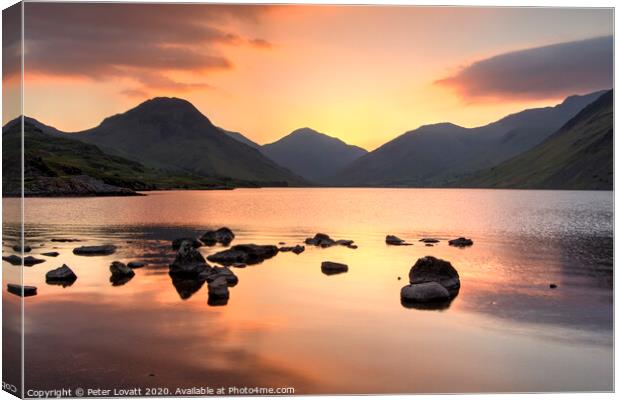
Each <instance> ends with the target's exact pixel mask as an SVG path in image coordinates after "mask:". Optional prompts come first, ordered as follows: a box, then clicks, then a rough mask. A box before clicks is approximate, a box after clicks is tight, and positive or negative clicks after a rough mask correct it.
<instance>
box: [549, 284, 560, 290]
mask: <svg viewBox="0 0 620 400" xmlns="http://www.w3.org/2000/svg"><path fill="white" fill-rule="evenodd" d="M557 287H558V285H556V284H555V283H552V284H550V285H549V288H550V289H555V288H557Z"/></svg>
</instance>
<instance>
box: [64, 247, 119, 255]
mask: <svg viewBox="0 0 620 400" xmlns="http://www.w3.org/2000/svg"><path fill="white" fill-rule="evenodd" d="M115 251H116V246H114V245H111V244H107V245H103V246H81V247H76V248H75V249H73V254H75V255H78V256H105V255H109V254H113V253H114V252H115Z"/></svg>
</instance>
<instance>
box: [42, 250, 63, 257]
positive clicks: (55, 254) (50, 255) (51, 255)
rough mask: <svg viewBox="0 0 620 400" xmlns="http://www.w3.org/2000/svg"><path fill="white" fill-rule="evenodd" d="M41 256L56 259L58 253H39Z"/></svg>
mask: <svg viewBox="0 0 620 400" xmlns="http://www.w3.org/2000/svg"><path fill="white" fill-rule="evenodd" d="M41 255H42V256H46V257H58V256H59V255H60V253H59V252H57V251H48V252H47V253H41Z"/></svg>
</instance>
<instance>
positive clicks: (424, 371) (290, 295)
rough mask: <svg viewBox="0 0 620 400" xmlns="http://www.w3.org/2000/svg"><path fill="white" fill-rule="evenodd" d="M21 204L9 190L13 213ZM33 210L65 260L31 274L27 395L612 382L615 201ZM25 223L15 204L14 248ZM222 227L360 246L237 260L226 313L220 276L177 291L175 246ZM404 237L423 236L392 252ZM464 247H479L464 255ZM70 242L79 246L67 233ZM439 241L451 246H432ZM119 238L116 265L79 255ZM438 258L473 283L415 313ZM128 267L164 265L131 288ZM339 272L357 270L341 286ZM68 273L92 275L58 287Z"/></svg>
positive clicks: (214, 201) (208, 196)
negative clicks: (407, 299)
mask: <svg viewBox="0 0 620 400" xmlns="http://www.w3.org/2000/svg"><path fill="white" fill-rule="evenodd" d="M18 201H19V199H4V200H3V203H4V207H5V210H10V209H12V208H14V207H15V206H16V204H17V203H16V202H18ZM25 207H26V212H25V220H26V224H27V232H26V235H27V244H29V245H30V246H32V247H33V251H32V252H31V254H32V255H34V256H37V254H40V253H42V252H45V251H58V252H59V253H60V255H59V256H58V257H56V258H53V257H43V256H41V258H45V259H46V260H47V261H46V262H45V263H42V264H39V265H36V266H33V267H26V268H25V271H24V283H25V284H27V285H34V286H37V287H38V295H36V296H33V297H28V298H25V299H24V303H25V320H24V326H25V339H24V340H25V347H26V348H25V386H26V388H27V389H28V388H31V389H58V388H63V387H68V388H75V387H77V386H81V387H83V388H102V389H122V388H124V389H127V388H133V387H141V388H154V387H157V388H167V390H169V391H170V393H171V394H175V390H176V389H177V388H183V389H189V388H193V387H194V386H196V387H207V386H208V387H211V388H218V387H225V388H229V387H233V386H234V387H238V388H241V387H265V388H289V387H291V388H294V389H295V393H296V394H318V393H320V394H336V393H351V394H357V393H431V392H432V393H436V392H440V393H452V392H524V391H527V392H532V391H534V392H538V391H611V390H613V193H612V192H576V191H575V192H573V191H525V190H518V191H517V190H514V191H513V190H460V189H459V190H457V189H238V190H232V191H166V192H148V193H147V195H146V196H140V197H101V198H29V199H26V200H25ZM7 215H8V217H7ZM17 222H18V220H16V219H15V218H13V219H11V218H10V213H8V214H7V213H5V226H4V234H5V242H4V251H5V253H6V254H8V253H11V252H12V250H11V249H10V246H11V245H12V243H11V234H14V232H15V226H16V225H15V224H16V223H17ZM221 226H227V227H229V228H231V229H232V230H233V231H234V232H235V234H236V238H235V240H234V241H233V243H232V244H240V243H256V244H275V245H277V244H278V243H279V242H285V243H286V244H287V245H294V244H297V243H300V244H303V241H304V239H305V238H307V237H312V236H314V234H315V233H317V232H323V233H327V234H329V235H330V236H331V237H332V238H335V239H352V240H354V241H355V243H356V244H357V245H358V246H359V248H358V249H350V248H346V247H343V246H336V247H331V248H317V247H312V246H306V250H305V252H303V253H301V254H299V255H296V254H293V253H280V254H278V255H277V256H275V257H274V258H272V259H269V260H266V261H265V262H263V263H261V264H257V265H253V266H248V267H247V268H233V271H234V272H235V274H236V275H237V276H238V278H239V283H238V284H237V285H236V286H235V287H232V288H231V289H230V291H231V292H230V299H229V301H228V303H227V304H226V305H220V306H211V305H209V304H208V300H207V298H208V296H207V285H206V284H204V285H202V286H201V285H200V284H196V283H193V282H191V281H189V282H179V281H177V282H174V283H173V281H172V279H171V277H170V276H169V275H168V264H170V263H171V262H172V260H173V259H174V256H175V251H173V250H172V248H171V245H170V243H171V240H173V239H175V238H178V237H183V236H195V237H198V236H200V235H201V234H202V233H203V232H204V231H206V230H207V229H215V228H219V227H221ZM387 234H394V235H397V236H399V237H401V238H403V239H405V240H407V241H410V242H411V243H413V244H414V245H413V246H388V245H386V244H385V236H386V235H387ZM459 236H465V237H470V238H472V239H473V240H474V245H473V246H471V247H468V248H455V247H451V246H449V245H448V243H447V239H453V238H456V237H459ZM59 237H64V238H77V239H80V240H81V242H80V243H58V242H51V241H50V239H51V238H59ZM424 237H434V238H439V239H441V241H440V242H439V243H438V244H437V245H435V246H433V247H427V246H425V245H424V244H423V243H420V242H418V240H419V239H421V238H424ZM107 243H111V244H115V245H116V246H117V247H118V250H117V252H116V253H115V254H113V255H109V256H97V257H83V256H76V255H74V254H73V253H72V250H73V248H75V247H77V246H79V245H90V244H92V245H95V244H107ZM199 250H200V251H201V252H202V253H203V255H205V257H206V256H207V255H208V254H211V253H214V252H217V251H221V250H222V246H221V245H217V246H214V247H206V246H204V247H201V248H200V249H199ZM426 255H432V256H435V257H438V258H442V259H445V260H448V261H450V262H451V263H452V265H453V266H454V267H455V268H456V269H457V270H458V272H459V275H460V279H461V290H460V293H459V294H458V296H457V297H456V298H455V299H454V300H453V301H452V303H451V304H450V306H449V307H448V308H446V309H442V310H432V309H431V310H428V309H416V308H410V307H405V306H403V305H402V304H401V301H400V289H401V287H403V286H404V285H405V284H407V283H408V273H409V269H410V268H411V266H412V265H413V264H414V263H415V262H416V260H417V259H418V258H420V257H424V256H426ZM115 260H118V261H122V262H128V261H134V260H135V261H139V260H141V261H144V262H147V263H148V265H147V266H146V267H144V268H141V269H136V270H135V271H136V276H135V277H134V278H133V279H131V280H130V281H129V282H127V283H126V284H124V285H121V286H113V285H112V284H111V283H110V280H109V278H110V271H109V265H110V263H111V262H112V261H115ZM322 261H335V262H341V263H345V264H348V266H349V270H348V272H347V273H343V274H338V275H325V274H323V273H322V272H321V262H322ZM63 263H64V264H67V265H68V266H70V267H71V268H72V269H73V270H74V271H75V272H76V274H77V276H78V279H77V281H76V282H75V283H74V284H73V285H72V286H68V287H65V288H63V287H62V286H56V285H48V284H46V283H45V273H46V272H47V271H49V270H50V269H52V268H57V267H59V266H61V265H62V264H63ZM15 271H18V267H13V266H10V265H9V264H8V263H6V262H5V263H4V268H3V278H4V280H5V288H4V291H3V300H4V304H5V306H4V307H5V308H4V310H5V318H11V315H10V314H11V310H14V309H16V306H17V304H18V303H19V301H20V298H19V297H17V296H14V295H11V294H9V293H7V292H6V283H8V282H10V280H11V279H14V278H15ZM399 278H401V279H399ZM552 283H554V284H557V286H558V287H557V288H556V289H551V288H550V287H549V285H550V284H552ZM7 310H8V314H9V315H8V316H7ZM13 317H14V318H17V317H16V316H15V315H13ZM5 334H6V335H8V337H11V334H13V335H15V334H16V332H13V333H11V332H8V333H5ZM142 394H144V392H142Z"/></svg>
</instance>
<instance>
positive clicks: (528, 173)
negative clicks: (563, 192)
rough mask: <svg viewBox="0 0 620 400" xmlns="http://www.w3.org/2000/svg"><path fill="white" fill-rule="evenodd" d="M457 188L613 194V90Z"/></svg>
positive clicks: (462, 181) (464, 180)
mask: <svg viewBox="0 0 620 400" xmlns="http://www.w3.org/2000/svg"><path fill="white" fill-rule="evenodd" d="M457 186H465V187H484V188H519V189H573V190H577V189H587V190H613V91H611V90H610V91H608V92H606V93H605V94H603V95H602V96H601V97H600V98H599V99H598V100H596V101H594V102H593V103H592V104H590V105H588V106H586V107H585V108H584V109H583V110H582V111H581V112H579V113H578V114H577V115H576V116H575V117H573V118H572V119H571V120H570V121H568V122H567V123H566V124H565V125H564V126H563V127H562V128H560V129H559V130H558V131H557V132H555V133H554V134H552V135H551V136H549V137H548V138H547V139H546V140H545V141H543V142H542V143H540V144H538V145H537V146H535V147H534V148H532V149H530V150H528V151H526V152H524V153H523V154H520V155H518V156H516V157H514V158H512V159H510V160H508V161H505V162H503V163H502V164H500V165H498V166H496V167H493V168H490V169H486V170H483V171H479V172H476V173H474V174H472V175H471V176H468V177H466V178H464V179H462V180H461V181H460V182H458V184H457Z"/></svg>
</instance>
